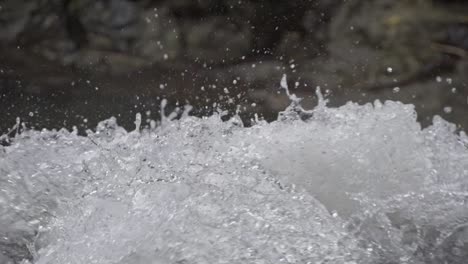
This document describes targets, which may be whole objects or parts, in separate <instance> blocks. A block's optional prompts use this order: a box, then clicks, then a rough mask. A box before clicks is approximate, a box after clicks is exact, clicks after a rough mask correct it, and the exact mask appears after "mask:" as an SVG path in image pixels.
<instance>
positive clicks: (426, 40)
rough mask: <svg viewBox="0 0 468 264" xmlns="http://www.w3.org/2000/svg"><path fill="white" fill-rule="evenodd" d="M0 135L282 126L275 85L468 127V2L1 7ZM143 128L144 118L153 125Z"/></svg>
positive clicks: (127, 0) (307, 0)
mask: <svg viewBox="0 0 468 264" xmlns="http://www.w3.org/2000/svg"><path fill="white" fill-rule="evenodd" d="M0 47H1V49H0V112H1V115H0V134H3V133H6V132H7V131H8V129H9V128H11V127H12V126H13V125H14V124H15V120H16V117H20V118H21V120H22V121H23V122H26V123H27V125H28V126H29V127H35V128H36V129H42V128H49V129H51V128H56V129H59V128H61V127H66V128H68V129H70V128H71V127H72V126H73V125H76V126H78V127H79V128H80V129H81V130H82V131H83V129H85V128H87V127H91V128H93V127H95V125H96V123H97V122H98V121H100V120H103V119H106V118H108V117H110V116H116V117H117V118H118V120H119V123H120V124H122V125H124V126H125V127H126V128H128V129H131V128H133V126H134V124H133V121H134V118H135V114H136V113H137V112H140V113H142V114H143V116H144V117H146V118H148V119H149V118H152V119H157V118H158V117H159V109H160V102H161V100H162V99H164V98H166V99H167V100H168V102H169V106H168V108H169V109H168V110H169V111H170V110H171V109H174V108H175V107H177V106H178V105H179V106H183V105H185V104H191V105H193V106H194V107H195V110H194V114H197V115H207V114H210V113H211V112H212V111H216V110H217V109H223V110H228V111H231V113H233V112H235V110H236V109H239V111H240V114H241V116H242V117H243V118H244V121H245V123H246V124H248V123H249V120H250V118H252V115H253V113H258V114H259V115H260V116H263V117H264V118H265V119H267V120H273V119H275V118H276V115H277V112H278V111H280V110H282V109H284V108H285V107H286V106H287V105H288V104H289V102H288V99H287V98H286V96H285V95H284V93H282V92H279V90H278V86H279V80H280V79H281V76H282V74H283V73H287V74H288V77H289V78H288V80H289V82H290V87H291V90H293V92H294V93H296V94H298V95H299V96H302V97H304V98H305V104H306V106H312V105H314V103H315V101H314V100H315V96H314V91H315V87H316V86H320V87H321V88H322V91H323V92H324V93H326V94H327V95H328V97H329V98H330V99H331V105H341V104H343V103H345V102H346V101H348V100H353V101H356V102H359V103H364V102H369V101H373V100H375V99H381V100H386V99H392V100H400V101H402V102H405V103H412V104H414V105H415V106H416V109H417V111H418V114H419V119H420V121H421V122H422V123H423V124H424V125H427V124H429V123H430V121H431V120H432V116H433V115H435V114H438V115H441V116H443V117H444V118H445V119H447V120H450V121H452V122H454V123H456V124H457V125H458V126H459V128H460V129H466V128H468V98H467V96H468V88H467V81H468V60H467V52H468V3H466V2H465V1H442V0H439V1H436V0H400V1H394V0H360V1H358V0H348V1H343V0H289V1H275V0H263V1H255V0H133V1H131V0H35V1H34V0H3V1H0ZM146 118H145V119H146Z"/></svg>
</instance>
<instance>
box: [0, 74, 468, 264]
mask: <svg viewBox="0 0 468 264" xmlns="http://www.w3.org/2000/svg"><path fill="white" fill-rule="evenodd" d="M281 84H282V87H283V88H285V89H286V90H287V84H286V79H285V78H284V80H283V81H282V82H281ZM287 93H288V95H289V96H290V98H291V99H292V101H293V103H292V105H291V106H290V107H289V108H288V109H287V110H285V111H284V112H283V113H281V115H280V118H279V119H278V121H276V122H272V123H266V122H258V124H256V125H254V126H253V127H249V128H245V127H242V125H240V123H239V122H238V120H237V119H233V120H231V121H228V122H222V121H221V118H220V116H218V115H214V116H211V117H207V118H196V117H191V116H188V115H184V116H183V117H182V118H181V119H180V120H171V119H172V118H163V122H162V124H161V125H160V126H159V127H155V126H154V125H152V128H151V129H142V128H141V127H140V125H141V116H139V117H137V119H136V129H135V130H134V131H132V132H127V131H125V130H124V129H123V128H121V127H119V126H118V125H117V123H116V120H115V119H114V118H111V119H108V120H105V121H103V122H101V123H100V124H99V125H98V127H97V128H96V131H95V132H90V133H89V135H88V136H87V137H82V136H78V135H76V132H68V131H65V130H61V131H58V132H56V131H41V132H39V131H25V132H23V133H21V134H20V135H18V136H16V138H14V139H13V141H12V144H11V146H8V147H1V149H0V223H1V224H0V262H1V263H15V262H18V263H20V262H21V261H22V263H36V264H46V263H60V264H64V263H109V264H110V263H112V264H123V263H129V264H140V263H141V264H143V263H334V264H335V263H336V264H345V263H347V264H357V263H465V260H466V259H467V258H468V225H467V223H468V207H467V205H466V201H467V198H468V192H467V190H468V189H467V187H468V150H467V145H468V138H467V137H466V136H465V135H464V134H463V133H462V134H460V135H457V134H455V126H454V125H452V124H449V123H447V122H445V121H444V120H442V119H441V118H439V117H436V118H434V124H433V125H432V126H431V127H428V128H426V129H421V127H420V125H419V124H418V123H417V122H416V114H415V112H414V109H413V106H411V105H403V104H401V103H398V102H391V101H389V102H385V103H380V102H378V101H376V102H375V103H374V104H366V105H357V104H354V103H348V104H346V105H344V106H342V107H339V108H328V107H326V106H325V103H326V102H325V101H323V99H321V101H320V103H319V106H318V107H316V108H315V109H313V110H310V111H307V110H304V109H302V107H300V104H299V99H297V98H296V97H295V96H294V95H291V94H289V91H288V92H287ZM304 114H305V116H306V118H304ZM22 259H24V260H22ZM26 259H27V260H26Z"/></svg>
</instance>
